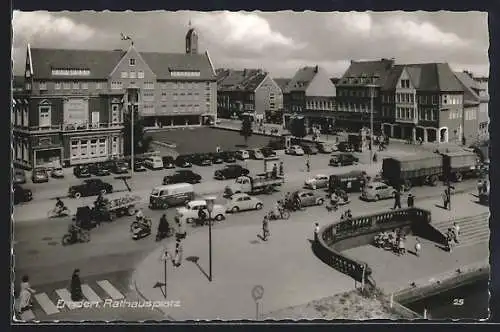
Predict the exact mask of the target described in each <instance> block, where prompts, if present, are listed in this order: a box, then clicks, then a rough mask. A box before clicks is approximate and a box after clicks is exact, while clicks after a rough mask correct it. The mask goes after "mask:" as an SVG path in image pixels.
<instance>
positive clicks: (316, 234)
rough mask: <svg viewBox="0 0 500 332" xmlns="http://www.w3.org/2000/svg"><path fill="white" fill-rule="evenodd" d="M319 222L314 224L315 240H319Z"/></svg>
mask: <svg viewBox="0 0 500 332" xmlns="http://www.w3.org/2000/svg"><path fill="white" fill-rule="evenodd" d="M318 234H319V223H315V224H314V242H318Z"/></svg>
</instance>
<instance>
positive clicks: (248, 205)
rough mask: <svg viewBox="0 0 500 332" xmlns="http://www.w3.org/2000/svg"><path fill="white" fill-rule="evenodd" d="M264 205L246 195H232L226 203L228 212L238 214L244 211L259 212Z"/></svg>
mask: <svg viewBox="0 0 500 332" xmlns="http://www.w3.org/2000/svg"><path fill="white" fill-rule="evenodd" d="M263 206H264V204H263V203H262V201H261V200H260V199H258V198H255V197H252V196H249V195H247V194H234V195H233V196H232V197H231V199H230V200H229V202H228V203H227V211H228V212H232V213H235V212H239V211H245V210H260V209H262V207H263Z"/></svg>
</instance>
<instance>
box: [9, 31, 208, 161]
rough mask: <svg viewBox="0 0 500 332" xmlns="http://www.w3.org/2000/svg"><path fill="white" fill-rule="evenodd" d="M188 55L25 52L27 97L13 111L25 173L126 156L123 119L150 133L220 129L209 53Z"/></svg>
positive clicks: (192, 37)
mask: <svg viewBox="0 0 500 332" xmlns="http://www.w3.org/2000/svg"><path fill="white" fill-rule="evenodd" d="M197 49H198V46H197V34H196V32H195V31H194V29H190V30H189V32H188V34H187V35H186V54H183V53H181V54H171V53H147V52H139V51H137V49H136V48H135V47H134V45H133V43H131V45H130V47H129V48H128V49H127V50H126V51H125V50H113V51H92V50H67V49H41V48H31V47H30V45H28V47H27V55H26V66H25V74H24V90H23V91H18V92H15V94H14V106H13V108H12V112H13V113H12V119H13V120H12V122H13V126H14V133H13V139H14V160H15V163H17V164H19V166H21V167H25V168H32V167H36V166H43V165H47V164H49V163H52V162H54V161H60V162H61V163H62V164H65V165H76V164H82V163H88V162H96V161H102V160H106V159H108V158H110V157H114V156H121V155H123V128H124V127H123V119H124V113H125V112H130V111H131V110H136V111H137V112H138V114H139V116H141V117H142V118H144V120H145V123H146V126H155V127H161V126H168V127H176V126H193V125H194V126H200V125H202V124H204V123H212V122H213V121H215V119H216V117H217V114H216V107H217V92H216V79H215V72H214V70H213V66H212V62H211V60H210V56H209V54H208V52H205V53H204V54H198V53H197Z"/></svg>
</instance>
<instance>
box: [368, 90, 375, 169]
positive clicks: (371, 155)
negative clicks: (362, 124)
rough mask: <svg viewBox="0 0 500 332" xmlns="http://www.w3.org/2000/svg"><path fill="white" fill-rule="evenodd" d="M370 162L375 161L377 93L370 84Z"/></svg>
mask: <svg viewBox="0 0 500 332" xmlns="http://www.w3.org/2000/svg"><path fill="white" fill-rule="evenodd" d="M369 89H370V142H369V144H370V163H373V142H372V140H373V98H374V95H375V86H374V85H372V84H370V85H369Z"/></svg>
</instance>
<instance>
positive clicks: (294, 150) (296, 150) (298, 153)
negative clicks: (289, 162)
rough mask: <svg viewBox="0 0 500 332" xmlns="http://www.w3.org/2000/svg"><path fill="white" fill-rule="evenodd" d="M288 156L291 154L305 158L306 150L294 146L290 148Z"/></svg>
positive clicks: (287, 151) (287, 152)
mask: <svg viewBox="0 0 500 332" xmlns="http://www.w3.org/2000/svg"><path fill="white" fill-rule="evenodd" d="M285 152H286V154H291V155H294V156H303V155H304V150H303V149H302V147H301V146H300V145H292V146H291V147H289V148H288V149H287V150H286V151H285Z"/></svg>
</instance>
